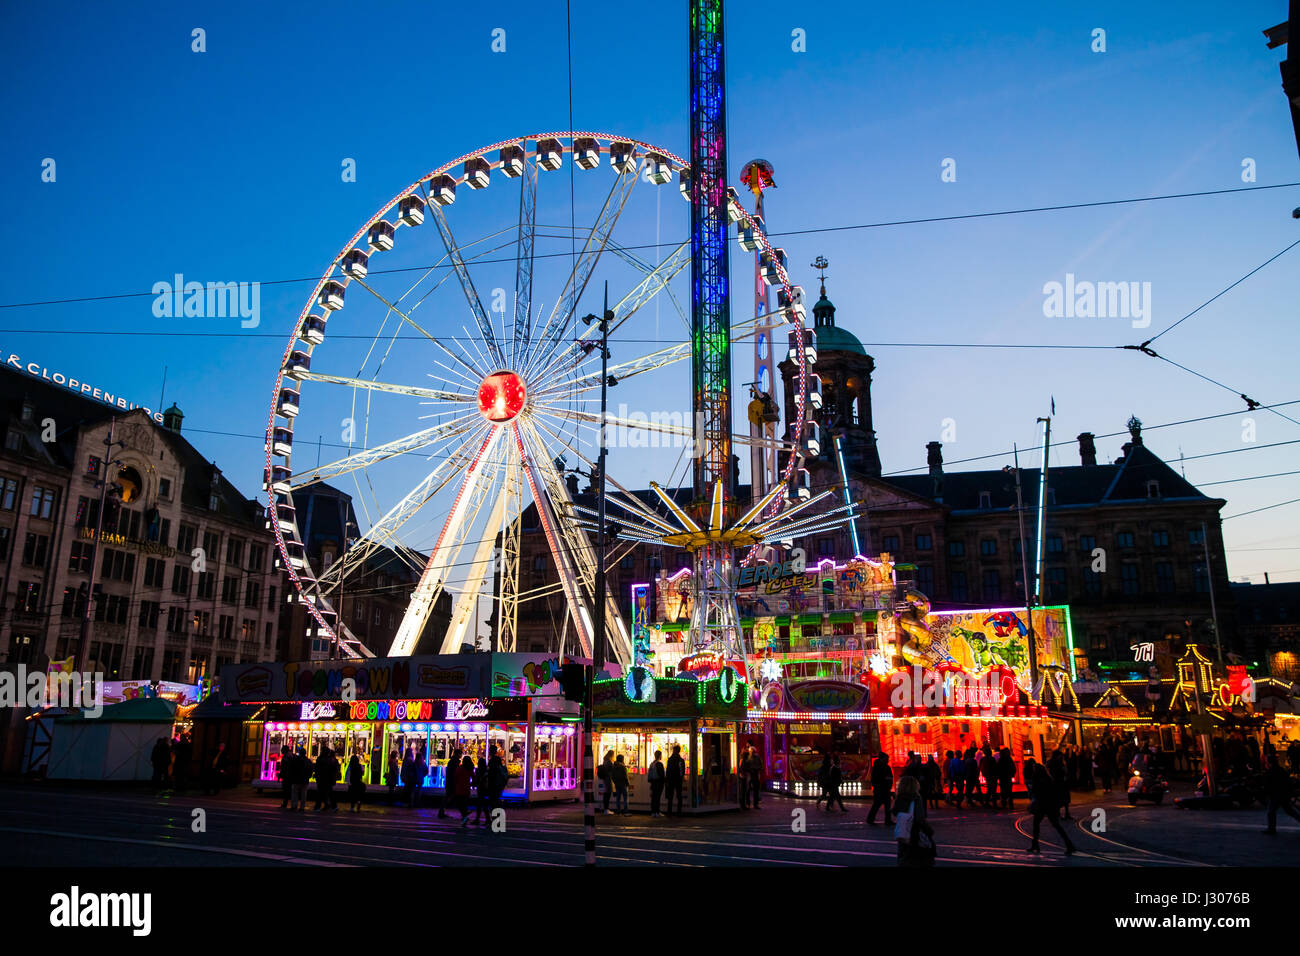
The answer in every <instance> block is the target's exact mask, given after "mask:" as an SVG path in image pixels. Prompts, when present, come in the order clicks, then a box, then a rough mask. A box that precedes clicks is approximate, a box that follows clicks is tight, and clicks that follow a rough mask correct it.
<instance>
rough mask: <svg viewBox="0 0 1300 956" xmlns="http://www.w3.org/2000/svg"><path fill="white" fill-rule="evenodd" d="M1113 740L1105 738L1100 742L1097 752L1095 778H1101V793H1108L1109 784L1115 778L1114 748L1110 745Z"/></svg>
mask: <svg viewBox="0 0 1300 956" xmlns="http://www.w3.org/2000/svg"><path fill="white" fill-rule="evenodd" d="M1113 739H1114V738H1107V739H1106V740H1103V741H1102V742H1101V748H1100V749H1099V750H1098V751H1097V776H1099V777H1101V789H1102V792H1103V793H1110V782H1111V781H1112V780H1113V779H1114V778H1115V747H1114V744H1113V743H1112V741H1113Z"/></svg>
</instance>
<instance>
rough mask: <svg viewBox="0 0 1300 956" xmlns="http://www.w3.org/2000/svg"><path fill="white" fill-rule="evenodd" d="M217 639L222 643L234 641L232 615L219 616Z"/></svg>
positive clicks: (233, 620)
mask: <svg viewBox="0 0 1300 956" xmlns="http://www.w3.org/2000/svg"><path fill="white" fill-rule="evenodd" d="M217 637H218V638H219V639H220V640H223V641H233V640H234V639H235V618H234V616H233V615H231V614H223V615H221V618H220V619H219V620H218V622H217Z"/></svg>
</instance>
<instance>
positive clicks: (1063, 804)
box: [1047, 750, 1074, 820]
mask: <svg viewBox="0 0 1300 956" xmlns="http://www.w3.org/2000/svg"><path fill="white" fill-rule="evenodd" d="M1047 772H1048V774H1050V775H1051V778H1052V783H1053V784H1054V785H1055V787H1056V796H1057V801H1058V806H1059V809H1060V810H1061V812H1062V813H1063V814H1064V817H1065V819H1066V820H1073V819H1074V817H1072V816H1070V785H1069V782H1068V781H1069V767H1068V764H1067V762H1066V758H1065V754H1064V753H1063V752H1061V751H1060V750H1057V751H1056V753H1054V754H1052V759H1051V760H1049V761H1047Z"/></svg>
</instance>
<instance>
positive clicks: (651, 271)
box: [609, 243, 691, 329]
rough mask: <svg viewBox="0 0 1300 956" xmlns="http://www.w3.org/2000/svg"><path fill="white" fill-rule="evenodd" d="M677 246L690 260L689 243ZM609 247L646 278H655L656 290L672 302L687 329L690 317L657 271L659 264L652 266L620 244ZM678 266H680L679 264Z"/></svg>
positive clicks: (689, 325)
mask: <svg viewBox="0 0 1300 956" xmlns="http://www.w3.org/2000/svg"><path fill="white" fill-rule="evenodd" d="M677 248H678V249H684V250H685V252H686V256H685V258H686V261H687V262H689V261H690V246H689V244H687V243H682V245H680V246H678V247H677ZM609 249H610V251H611V252H613V253H614V255H616V256H618V257H619V258H620V259H622V260H623V261H624V262H626V263H627V264H628V265H630V266H632V267H633V268H634V269H637V270H638V271H639V272H641V273H642V274H643V275H645V277H646V278H647V279H651V280H657V287H656V291H662V292H663V294H664V295H666V296H667V297H668V301H669V302H671V303H672V306H673V309H674V310H675V311H676V312H677V315H678V316H680V317H681V320H682V322H683V324H684V325H685V326H686V328H687V329H689V328H690V327H691V320H690V317H689V316H688V315H687V314H686V310H685V309H683V308H682V304H681V302H680V301H679V300H678V298H677V294H676V293H675V292H673V290H672V287H671V286H669V285H668V284H667V281H666V278H665V277H663V276H661V275H660V273H659V270H660V268H661V267H660V266H652V265H650V263H648V262H646V261H645V260H643V259H642V258H641V257H640V256H637V255H633V254H632V253H631V252H630V251H628V250H627V249H624V248H623V247H622V246H619V245H615V244H614V243H610V246H609ZM678 268H681V267H680V266H679V267H678ZM674 274H675V273H674ZM667 278H672V276H668V277H667Z"/></svg>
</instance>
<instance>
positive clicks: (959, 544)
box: [948, 541, 966, 558]
mask: <svg viewBox="0 0 1300 956" xmlns="http://www.w3.org/2000/svg"><path fill="white" fill-rule="evenodd" d="M948 557H950V558H964V557H966V542H965V541H949V542H948Z"/></svg>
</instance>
